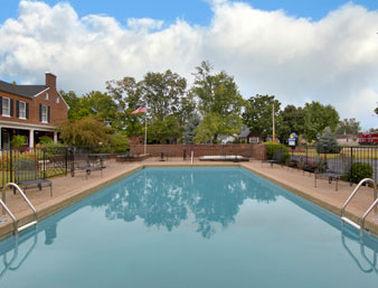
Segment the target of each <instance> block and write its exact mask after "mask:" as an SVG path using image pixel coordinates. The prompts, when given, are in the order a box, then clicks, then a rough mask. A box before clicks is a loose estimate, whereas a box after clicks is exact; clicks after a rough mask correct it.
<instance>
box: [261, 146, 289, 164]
mask: <svg viewBox="0 0 378 288" xmlns="http://www.w3.org/2000/svg"><path fill="white" fill-rule="evenodd" d="M265 149H266V157H267V159H268V160H277V161H279V162H280V163H285V162H286V161H287V160H288V159H289V156H290V155H289V149H288V148H287V147H286V146H285V145H283V144H279V143H274V142H266V143H265Z"/></svg>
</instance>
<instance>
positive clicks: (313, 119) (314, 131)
mask: <svg viewBox="0 0 378 288" xmlns="http://www.w3.org/2000/svg"><path fill="white" fill-rule="evenodd" d="M304 114H305V123H304V124H305V136H306V140H307V141H309V142H312V141H314V140H316V138H317V136H318V135H319V134H320V133H322V132H323V130H324V129H325V128H326V127H330V129H331V131H335V129H336V127H337V124H338V123H339V114H338V113H337V111H336V109H335V108H334V107H333V106H331V105H322V104H320V103H319V102H315V101H313V102H311V103H306V104H305V107H304Z"/></svg>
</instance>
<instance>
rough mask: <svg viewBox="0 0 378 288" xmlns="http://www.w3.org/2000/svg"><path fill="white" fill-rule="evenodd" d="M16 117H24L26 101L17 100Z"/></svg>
mask: <svg viewBox="0 0 378 288" xmlns="http://www.w3.org/2000/svg"><path fill="white" fill-rule="evenodd" d="M18 118H20V119H26V103H25V102H23V101H20V102H18Z"/></svg>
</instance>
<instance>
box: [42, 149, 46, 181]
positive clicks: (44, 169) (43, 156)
mask: <svg viewBox="0 0 378 288" xmlns="http://www.w3.org/2000/svg"><path fill="white" fill-rule="evenodd" d="M46 162H47V161H46V150H45V149H42V163H43V165H42V167H43V168H42V169H43V179H46V170H47V167H46V166H47V163H46Z"/></svg>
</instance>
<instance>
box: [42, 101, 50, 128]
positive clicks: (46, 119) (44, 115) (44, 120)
mask: <svg viewBox="0 0 378 288" xmlns="http://www.w3.org/2000/svg"><path fill="white" fill-rule="evenodd" d="M48 114H49V108H48V107H47V105H43V104H42V106H41V120H42V121H41V122H42V123H45V124H46V123H49V115H48Z"/></svg>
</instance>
